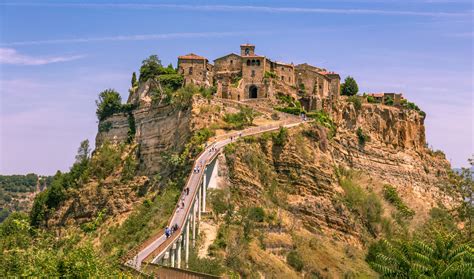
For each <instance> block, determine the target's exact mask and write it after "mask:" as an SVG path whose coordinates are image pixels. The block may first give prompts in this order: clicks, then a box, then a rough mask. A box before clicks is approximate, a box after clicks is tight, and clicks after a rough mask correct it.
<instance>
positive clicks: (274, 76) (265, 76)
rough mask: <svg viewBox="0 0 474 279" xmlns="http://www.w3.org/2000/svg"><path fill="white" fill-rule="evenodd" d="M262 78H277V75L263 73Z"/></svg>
mask: <svg viewBox="0 0 474 279" xmlns="http://www.w3.org/2000/svg"><path fill="white" fill-rule="evenodd" d="M263 78H277V75H276V74H275V73H274V72H269V71H265V74H264V75H263Z"/></svg>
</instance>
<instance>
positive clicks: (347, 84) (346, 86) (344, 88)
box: [341, 76, 359, 96]
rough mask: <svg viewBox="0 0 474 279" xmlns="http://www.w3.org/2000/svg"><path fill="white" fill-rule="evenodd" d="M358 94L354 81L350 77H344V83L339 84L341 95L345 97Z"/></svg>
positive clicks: (357, 87)
mask: <svg viewBox="0 0 474 279" xmlns="http://www.w3.org/2000/svg"><path fill="white" fill-rule="evenodd" d="M357 92H359V86H358V85H357V82H356V81H355V79H354V78H353V77H351V76H348V77H346V79H345V80H344V83H343V84H341V94H342V95H346V96H354V95H356V94H357Z"/></svg>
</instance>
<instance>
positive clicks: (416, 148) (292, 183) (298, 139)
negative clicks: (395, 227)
mask: <svg viewBox="0 0 474 279" xmlns="http://www.w3.org/2000/svg"><path fill="white" fill-rule="evenodd" d="M333 119H334V121H335V124H336V126H337V131H336V133H335V136H334V137H332V138H328V136H327V132H328V130H327V129H326V128H323V127H321V126H320V125H318V124H317V123H307V124H305V125H303V126H301V127H298V128H294V129H289V130H288V135H287V137H286V138H287V140H286V142H285V143H284V144H283V145H278V144H276V143H277V142H278V141H275V140H272V137H271V136H267V135H262V136H259V137H257V138H255V139H247V140H245V141H242V142H240V143H239V144H238V146H237V147H236V148H235V149H234V150H235V151H234V152H227V155H226V156H227V162H228V167H229V170H230V172H229V173H230V175H229V176H230V183H229V188H230V189H231V192H232V193H233V194H234V195H235V196H236V197H238V198H236V200H235V202H236V203H237V204H238V205H239V206H243V207H245V206H249V205H253V206H262V207H264V208H265V209H266V210H267V211H270V212H271V211H272V210H275V207H277V208H278V212H281V211H283V212H285V214H288V216H290V217H288V218H287V219H290V220H291V221H286V223H287V225H286V226H285V225H283V229H282V230H281V229H280V230H281V231H282V232H281V233H279V234H278V235H279V236H281V237H286V238H291V237H290V235H291V234H289V233H285V230H286V231H290V232H291V231H296V232H297V233H296V234H297V235H299V234H301V233H302V232H307V233H309V236H308V238H309V239H313V238H316V239H319V240H320V241H321V242H323V243H326V244H325V245H327V249H328V251H331V252H330V254H324V255H323V254H321V255H320V256H321V257H322V258H324V259H325V261H326V263H321V262H318V264H317V265H315V266H318V268H317V269H319V271H320V272H321V274H326V275H327V276H328V277H332V276H340V275H341V274H343V273H344V272H346V271H347V270H352V271H357V270H358V269H359V268H361V267H363V268H364V269H366V270H370V269H369V268H368V266H367V264H366V263H365V261H364V256H363V254H364V247H366V246H365V245H366V244H367V243H368V242H367V240H368V239H370V238H373V237H374V236H375V235H377V234H380V233H382V232H381V230H380V229H377V230H378V232H375V233H374V232H368V230H367V225H366V224H365V223H363V221H362V220H363V219H362V218H361V217H360V216H358V215H357V213H354V212H353V210H351V209H350V208H348V205H347V204H346V203H344V202H343V197H344V190H343V189H342V188H341V186H340V184H339V181H338V178H337V175H336V169H339V168H345V169H351V170H354V171H355V172H356V173H360V174H361V176H360V177H361V178H360V179H361V180H360V181H359V182H358V183H359V184H360V186H362V187H364V189H366V191H367V192H370V193H372V192H373V193H376V194H377V195H378V197H379V198H378V199H379V200H381V201H382V204H383V207H384V208H385V212H386V213H385V217H386V218H391V217H390V216H391V215H390V212H391V210H392V209H391V207H390V205H389V204H388V203H386V202H384V199H383V194H382V193H381V192H382V188H383V185H384V184H391V185H392V186H394V187H395V188H396V189H397V192H398V194H399V195H400V197H401V198H402V200H403V201H404V202H405V203H406V205H407V206H408V207H409V208H411V209H413V210H414V212H415V216H414V218H413V219H412V220H411V221H410V227H409V228H411V229H413V228H415V227H416V226H417V225H419V224H422V223H423V222H424V221H425V220H427V218H428V214H429V210H430V209H431V208H432V207H434V206H437V205H439V204H443V205H444V206H446V207H447V208H450V207H452V206H453V204H454V199H453V198H452V197H451V196H449V195H447V194H446V193H445V192H444V191H443V187H444V186H445V185H446V184H447V183H448V182H447V170H448V169H449V168H450V165H449V162H448V161H447V160H446V159H445V158H444V157H443V156H440V155H437V154H434V153H433V152H431V151H430V150H429V149H427V148H426V147H425V130H424V125H423V120H424V118H423V116H421V115H419V114H418V113H417V112H416V111H409V110H402V109H399V108H395V107H387V106H383V105H372V104H363V105H362V107H361V108H360V110H356V109H355V108H354V106H353V104H351V103H345V102H343V103H341V104H340V109H339V110H335V111H334V112H333ZM358 128H361V130H362V131H363V133H364V134H365V135H366V136H367V138H366V139H367V140H366V142H364V143H363V144H362V143H361V142H359V135H358V134H357V130H358ZM279 214H280V213H279ZM392 222H393V221H392ZM282 223H283V224H284V223H285V220H284V219H283V221H282ZM288 223H289V224H288ZM294 224H296V225H294ZM298 224H300V226H299V227H298ZM272 231H273V230H271V229H270V230H269V231H268V232H267V234H266V236H265V239H266V241H267V240H268V237H269V236H270V235H272ZM374 234H375V235H374ZM294 241H295V237H294V236H293V242H294ZM277 246H278V245H277ZM352 249H355V251H358V252H357V253H358V254H360V256H358V258H354V256H353V255H352V256H351V255H349V256H350V257H352V258H351V259H350V264H348V263H349V262H348V261H349V260H345V261H341V262H340V263H338V261H339V260H340V259H339V258H337V257H336V256H334V257H333V256H332V255H339V254H341V255H345V256H347V251H352ZM316 251H320V250H318V249H316ZM269 252H270V253H271V251H269ZM311 253H315V255H319V254H318V253H320V252H311ZM321 253H322V252H321ZM357 253H356V254H357ZM349 254H351V253H349ZM349 265H358V266H357V267H355V266H352V267H349ZM335 270H337V271H335ZM343 271H344V272H343ZM331 272H335V273H333V275H330V274H331ZM335 274H337V275H335ZM359 275H360V274H359ZM361 276H362V275H361Z"/></svg>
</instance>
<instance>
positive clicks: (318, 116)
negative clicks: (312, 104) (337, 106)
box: [306, 110, 336, 138]
mask: <svg viewBox="0 0 474 279" xmlns="http://www.w3.org/2000/svg"><path fill="white" fill-rule="evenodd" d="M306 116H308V117H310V118H313V119H314V120H316V122H317V123H318V124H320V125H322V126H324V127H326V128H328V129H329V135H328V137H329V138H332V137H334V136H335V135H336V124H334V121H333V120H332V118H331V116H330V115H329V114H328V113H326V112H325V111H322V110H318V111H311V112H308V113H307V114H306Z"/></svg>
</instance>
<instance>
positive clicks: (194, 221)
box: [192, 199, 199, 247]
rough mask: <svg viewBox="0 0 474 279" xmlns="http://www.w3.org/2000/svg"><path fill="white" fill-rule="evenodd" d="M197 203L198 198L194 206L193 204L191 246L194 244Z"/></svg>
mask: <svg viewBox="0 0 474 279" xmlns="http://www.w3.org/2000/svg"><path fill="white" fill-rule="evenodd" d="M198 203H199V199H196V202H195V203H194V206H193V210H192V211H193V215H192V217H193V235H192V239H193V247H194V246H195V245H196V208H197V204H198Z"/></svg>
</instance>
